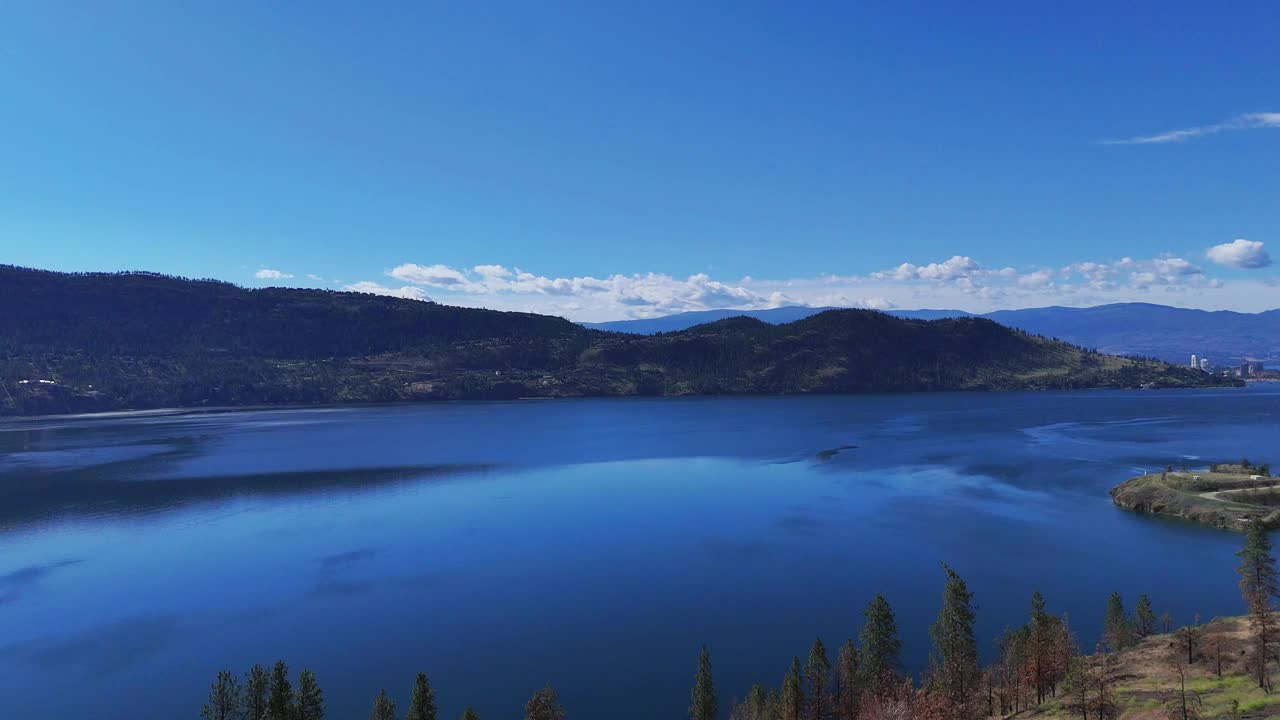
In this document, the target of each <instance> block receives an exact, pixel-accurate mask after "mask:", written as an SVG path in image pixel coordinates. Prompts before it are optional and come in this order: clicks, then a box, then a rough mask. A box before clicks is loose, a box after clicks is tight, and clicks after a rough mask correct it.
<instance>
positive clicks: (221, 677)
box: [200, 670, 241, 720]
mask: <svg viewBox="0 0 1280 720" xmlns="http://www.w3.org/2000/svg"><path fill="white" fill-rule="evenodd" d="M240 709H241V693H240V683H239V682H237V681H236V677H235V676H234V675H232V674H231V672H230V671H228V670H223V671H222V672H220V673H218V679H217V680H215V681H214V682H213V684H212V685H210V686H209V702H208V703H206V704H205V706H204V707H203V708H201V709H200V717H201V718H203V719H204V720H239V718H240Z"/></svg>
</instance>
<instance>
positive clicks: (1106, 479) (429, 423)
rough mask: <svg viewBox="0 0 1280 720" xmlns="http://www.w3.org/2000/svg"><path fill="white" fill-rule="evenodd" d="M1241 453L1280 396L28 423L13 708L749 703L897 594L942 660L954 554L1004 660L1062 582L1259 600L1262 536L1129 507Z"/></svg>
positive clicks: (605, 707)
mask: <svg viewBox="0 0 1280 720" xmlns="http://www.w3.org/2000/svg"><path fill="white" fill-rule="evenodd" d="M846 446H851V447H846ZM837 448H845V449H843V450H839V451H838V452H824V451H835V450H836V449H837ZM1267 455H1270V456H1269V457H1267ZM1241 456H1249V457H1250V458H1251V459H1254V460H1257V461H1271V462H1273V463H1276V464H1280V386H1278V385H1275V384H1271V385H1255V386H1253V387H1250V388H1249V389H1246V390H1216V391H1170V392H1164V391H1148V392H1117V391H1111V392H1070V393H1066V392H1064V393H988V394H983V393H949V394H919V395H870V396H853V397H848V396H844V397H840V396H825V397H788V398H781V397H768V398H762V397H752V398H689V399H653V400H647V399H612V400H565V401H550V402H513V403H448V404H427V405H413V406H392V407H356V408H331V409H297V410H254V411H241V412H205V413H191V414H133V415H123V416H117V417H95V418H33V419H20V420H9V421H4V422H0V678H3V680H0V682H2V683H3V686H4V690H3V692H0V717H4V718H36V717H41V718H49V717H73V716H77V715H79V716H92V717H94V718H97V719H99V720H115V719H117V718H118V719H120V720H124V719H125V718H128V719H130V720H134V719H136V718H140V717H142V718H174V717H196V716H197V713H198V711H199V707H200V705H201V703H202V702H203V701H204V699H205V696H206V694H207V689H208V685H209V683H210V681H211V680H212V679H213V677H214V675H215V674H216V672H217V671H218V670H219V669H223V668H230V669H234V670H235V671H236V672H237V673H243V672H244V671H245V670H246V669H247V668H248V667H249V666H250V665H252V664H253V663H255V662H258V663H263V664H264V665H265V664H269V663H272V662H274V661H275V660H276V659H277V658H283V659H285V660H286V661H287V662H288V663H289V664H290V665H291V667H292V668H293V669H294V670H295V671H296V670H299V669H302V668H304V667H309V668H312V669H314V670H315V671H316V673H317V675H318V677H319V680H320V683H321V685H322V687H323V688H324V690H325V692H326V695H327V698H328V703H329V709H330V713H329V716H330V717H333V718H362V717H366V716H367V714H368V709H369V705H370V704H371V702H372V700H373V697H374V695H375V694H376V693H377V692H378V690H379V688H382V687H386V688H387V689H388V690H389V691H390V692H392V694H393V695H394V697H395V698H396V699H397V701H398V702H399V703H400V706H401V710H402V711H403V709H404V708H405V707H406V705H407V702H408V693H409V689H410V687H411V685H412V682H413V676H414V674H415V673H417V672H419V671H424V672H427V673H428V674H429V675H430V677H431V679H432V683H433V685H434V686H435V687H436V690H437V696H438V699H439V702H440V706H441V717H446V718H453V717H457V716H458V715H459V714H460V713H461V711H462V709H463V707H464V706H466V705H467V704H471V705H474V706H475V707H476V709H477V710H478V711H479V714H480V716H481V717H483V718H486V719H488V720H494V719H498V718H514V717H519V715H520V712H521V708H522V707H523V702H524V700H525V699H527V698H528V696H529V695H530V694H531V693H532V692H533V691H534V690H535V689H537V688H538V687H540V686H541V685H543V684H545V683H548V682H550V683H553V684H554V685H555V686H556V687H557V689H558V690H559V691H560V694H561V698H562V701H563V702H564V704H565V705H566V707H567V709H568V711H569V717H570V718H581V719H603V718H612V719H616V720H633V719H634V720H642V719H643V720H652V718H656V717H660V716H665V717H681V716H682V715H683V713H684V712H685V709H686V708H687V706H688V699H689V687H690V685H691V681H692V678H693V673H694V669H695V665H696V660H697V654H698V648H699V645H700V644H701V643H706V644H707V645H708V646H709V647H710V648H711V652H712V659H713V663H714V667H715V678H716V683H717V687H718V688H719V690H720V694H721V705H722V708H723V707H727V705H728V700H729V699H730V698H732V697H735V696H738V697H740V696H742V695H743V694H745V691H746V690H747V688H748V687H749V685H750V684H751V683H752V682H755V681H760V682H767V683H769V684H777V683H778V682H780V680H781V678H782V675H783V673H784V672H785V671H786V669H787V666H788V665H789V663H790V660H791V657H792V655H800V656H801V658H802V659H803V657H804V655H805V654H806V653H807V651H808V647H809V645H810V644H811V643H812V641H813V639H814V638H815V637H817V636H821V637H822V638H823V640H824V642H825V643H826V645H827V647H828V649H829V650H830V651H831V653H832V655H833V659H834V652H835V648H836V647H838V646H839V644H840V643H842V642H843V641H844V639H845V638H846V637H848V636H850V635H856V633H857V632H858V630H859V628H860V627H861V625H862V609H863V607H864V606H865V605H866V604H867V602H868V601H869V600H870V599H871V597H872V595H873V594H874V593H876V592H880V593H883V594H884V595H885V596H886V597H887V598H888V600H889V602H890V603H891V604H892V606H893V608H894V610H895V612H896V613H897V617H898V622H899V626H900V628H901V630H902V635H903V641H904V644H905V653H904V661H905V662H906V664H907V665H908V666H909V667H910V668H911V669H916V670H918V669H919V668H921V667H922V666H923V665H924V664H925V661H926V658H927V654H928V634H927V628H928V624H929V623H930V622H931V621H932V620H933V617H934V615H935V614H936V612H937V609H938V606H939V602H940V599H941V592H942V582H943V573H942V570H941V569H940V566H939V563H941V562H944V561H945V562H947V563H948V564H950V565H951V566H952V567H954V568H955V569H956V570H957V571H958V572H959V573H960V574H961V575H962V576H964V577H965V578H966V580H968V582H969V585H970V588H971V589H972V590H973V591H974V592H975V593H976V598H975V600H976V603H977V604H978V606H979V610H978V617H979V625H978V635H979V638H980V640H981V641H982V642H983V647H984V650H986V651H989V650H990V649H991V646H992V640H993V639H994V637H995V636H996V635H997V634H998V633H999V632H1000V631H1001V629H1002V628H1003V627H1005V626H1006V625H1010V624H1017V623H1021V622H1023V620H1024V619H1025V615H1026V610H1027V605H1028V599H1029V596H1030V595H1031V593H1032V592H1033V591H1034V590H1037V589H1038V590H1040V591H1042V592H1043V593H1044V594H1045V596H1046V598H1047V599H1048V602H1049V606H1050V610H1052V611H1054V612H1059V613H1061V612H1064V611H1065V612H1069V614H1070V619H1071V624H1072V626H1073V627H1074V628H1075V630H1076V632H1077V634H1078V636H1079V639H1080V641H1081V644H1082V645H1083V646H1085V647H1086V648H1092V646H1093V643H1094V642H1096V640H1097V638H1098V634H1099V628H1100V625H1101V618H1102V613H1103V609H1104V605H1105V602H1106V598H1107V595H1108V593H1110V592H1111V591H1113V590H1115V591H1120V592H1121V593H1123V594H1124V596H1125V600H1126V603H1127V604H1128V606H1129V607H1130V608H1132V606H1133V603H1134V601H1135V600H1136V599H1137V595H1138V593H1140V592H1146V593H1148V594H1150V596H1151V598H1152V600H1153V602H1154V605H1155V609H1156V611H1157V612H1158V613H1159V612H1163V611H1166V610H1167V611H1169V612H1171V613H1172V614H1173V615H1174V617H1175V620H1178V621H1189V620H1191V618H1192V617H1193V615H1194V614H1195V613H1200V614H1202V615H1203V616H1204V617H1205V618H1208V617H1211V616H1214V615H1223V614H1238V613H1240V612H1241V611H1242V605H1241V602H1240V599H1239V595H1238V591H1237V589H1236V585H1235V574H1234V566H1235V558H1234V557H1233V555H1232V554H1233V553H1234V552H1235V551H1236V549H1237V548H1238V546H1239V544H1240V537H1239V536H1237V535H1234V534H1231V533H1228V532H1224V531H1216V530H1211V529H1205V528H1199V527H1195V526H1192V525H1188V524H1185V523H1181V522H1178V521H1171V520H1160V519H1153V518H1148V517H1142V516H1138V515H1134V514H1131V513H1128V512H1125V511H1122V510H1118V509H1116V508H1115V507H1113V506H1112V504H1111V502H1110V499H1109V497H1108V496H1107V490H1108V489H1109V488H1110V487H1111V486H1112V485H1114V484H1116V483H1118V482H1120V481H1122V480H1124V479H1126V478H1127V477H1129V476H1131V475H1133V474H1135V473H1137V472H1139V471H1140V470H1142V469H1153V468H1157V467H1162V466H1164V465H1166V464H1169V463H1174V464H1179V463H1183V462H1185V463H1187V464H1188V465H1192V466H1196V465H1203V464H1205V463H1208V462H1211V461H1217V460H1227V459H1238V458H1240V457H1241Z"/></svg>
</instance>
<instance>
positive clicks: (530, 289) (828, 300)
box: [345, 255, 1274, 321]
mask: <svg viewBox="0 0 1280 720" xmlns="http://www.w3.org/2000/svg"><path fill="white" fill-rule="evenodd" d="M386 274H387V276H389V277H391V278H394V279H396V280H399V281H400V282H399V283H386V284H382V283H379V282H372V281H364V282H358V283H354V284H350V285H347V286H346V287H345V289H348V290H355V291H359V292H372V293H378V294H382V295H392V296H396V297H406V298H412V299H417V300H426V299H434V300H436V301H439V302H444V303H448V304H453V305H465V306H469V307H488V308H492V309H497V310H521V311H529V312H538V313H544V314H551V315H561V316H564V317H568V318H571V319H574V320H587V321H590V320H613V319H618V318H644V317H655V316H660V315H669V314H672V313H677V312H683V311H688V310H706V309H714V308H733V309H742V310H749V309H761V308H770V307H779V306H782V305H808V306H811V307H825V306H836V307H862V308H874V309H881V310H884V309H892V308H923V307H931V308H949V309H959V310H968V311H970V312H987V311H990V310H997V309H1002V308H1015V307H1039V306H1045V305H1077V306H1083V305H1097V304H1103V303H1111V302H1132V301H1154V302H1165V303H1173V304H1184V305H1185V304H1200V305H1201V306H1205V307H1220V308H1233V309H1241V310H1244V309H1253V310H1262V309H1268V308H1266V307H1265V306H1264V304H1265V303H1266V302H1268V298H1269V297H1272V296H1273V295H1274V293H1271V294H1268V293H1267V292H1265V291H1262V290H1261V289H1262V288H1266V285H1265V284H1264V283H1265V282H1267V280H1266V279H1261V280H1259V281H1258V282H1254V283H1252V284H1250V285H1246V284H1245V283H1243V282H1242V281H1232V282H1230V283H1226V284H1224V283H1223V282H1222V281H1220V280H1218V279H1216V278H1212V277H1209V276H1208V275H1207V274H1206V272H1205V271H1204V270H1203V269H1202V268H1200V267H1199V266H1197V265H1196V264H1195V263H1193V262H1191V261H1190V260H1188V259H1186V258H1183V257H1178V256H1172V255H1165V256H1161V257H1155V258H1147V259H1135V258H1131V257H1122V258H1120V259H1119V260H1106V261H1100V260H1086V261H1081V262H1076V263H1071V264H1068V265H1065V266H1062V267H1060V268H1056V269H1055V268H1044V267H1035V268H1026V269H1022V270H1019V269H1018V268H1013V267H993V268H988V267H986V266H984V265H982V264H981V263H979V262H978V261H977V260H976V259H974V258H972V257H969V256H966V255H955V256H952V257H951V258H949V259H947V260H942V261H938V262H930V263H924V264H919V265H917V264H913V263H902V264H899V265H898V266H896V267H894V268H891V269H888V270H884V271H880V272H874V273H870V274H866V275H844V276H841V275H835V274H828V275H819V276H816V277H807V278H790V279H787V278H781V279H769V278H761V277H759V276H751V277H744V278H742V279H741V280H736V281H732V280H731V281H722V280H717V279H715V278H714V277H712V276H710V275H709V274H707V273H698V274H695V275H690V276H688V277H685V278H679V277H673V276H671V275H667V274H664V273H652V272H651V273H634V274H630V275H621V274H615V275H607V276H603V277H593V276H579V277H554V276H546V275H539V274H536V273H533V272H529V271H527V270H523V269H521V268H517V267H511V266H506V265H496V264H491V265H476V266H473V267H471V268H470V269H466V268H454V267H450V266H447V265H440V264H435V265H419V264H415V263H406V264H403V265H399V266H397V267H396V268H393V269H392V270H388V271H387V273H386ZM428 287H429V288H433V290H432V296H431V298H428V296H427V291H426V288H428ZM1246 288H1247V289H1248V292H1246ZM1156 293H1159V295H1158V296H1157V295H1156Z"/></svg>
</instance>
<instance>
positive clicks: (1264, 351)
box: [584, 303, 1280, 365]
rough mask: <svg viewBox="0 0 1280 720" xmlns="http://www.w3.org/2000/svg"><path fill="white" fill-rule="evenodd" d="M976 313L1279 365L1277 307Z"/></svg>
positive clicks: (626, 323)
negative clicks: (1259, 309)
mask: <svg viewBox="0 0 1280 720" xmlns="http://www.w3.org/2000/svg"><path fill="white" fill-rule="evenodd" d="M830 309H832V308H826V307H822V308H808V307H798V306H792V307H780V308H772V309H769V310H705V311H700V312H686V313H678V314H675V315H668V316H666V317H660V318H651V319H646V320H618V321H614V322H603V323H584V324H585V325H586V326H587V327H591V328H595V329H597V330H608V331H613V332H626V333H640V334H652V333H658V332H671V331H675V330H683V329H685V328H689V327H692V326H694V325H698V324H700V323H704V322H712V321H715V320H722V319H724V318H728V317H734V316H739V315H746V316H747V317H752V318H756V319H758V320H763V321H764V322H769V323H781V322H792V321H795V320H797V319H800V318H804V317H808V316H809V315H812V314H815V313H819V312H823V311H825V310H830ZM889 314H890V315H894V316H896V317H900V318H907V319H914V320H936V319H939V318H957V317H972V314H971V313H967V312H964V311H963V310H891V311H889ZM980 317H985V318H988V319H990V320H995V321H996V322H998V323H1000V324H1002V325H1006V326H1008V327H1012V328H1017V329H1019V330H1025V331H1027V332H1030V333H1035V334H1037V335H1044V336H1047V337H1054V338H1058V339H1060V340H1065V341H1067V342H1070V343H1074V344H1076V345H1082V346H1084V347H1088V348H1093V349H1096V350H1099V351H1101V352H1104V353H1110V354H1115V355H1142V356H1147V357H1155V358H1160V359H1161V360H1165V361H1168V362H1173V363H1185V362H1189V361H1190V359H1191V354H1192V353H1195V354H1197V355H1199V356H1201V357H1208V358H1209V359H1210V361H1211V362H1214V363H1217V364H1221V365H1229V364H1236V363H1239V362H1240V361H1241V360H1243V359H1245V358H1249V359H1254V360H1263V361H1270V362H1271V363H1273V364H1274V363H1280V310H1269V311H1267V312H1263V313H1238V312H1229V311H1217V312H1210V311H1206V310H1189V309H1186V308H1174V307H1168V306H1165V305H1153V304H1150V303H1119V304H1114V305H1099V306H1097V307H1090V308H1072V307H1045V308H1030V309H1025V310H999V311H996V312H992V313H987V314H985V315H981V316H980Z"/></svg>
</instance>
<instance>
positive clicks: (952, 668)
mask: <svg viewBox="0 0 1280 720" xmlns="http://www.w3.org/2000/svg"><path fill="white" fill-rule="evenodd" d="M942 569H943V570H944V571H945V572H946V574H947V582H946V585H945V586H944V587H943V591H942V609H941V610H939V611H938V619H937V621H936V622H934V624H933V626H932V627H930V628H929V636H930V637H931V638H932V639H933V648H934V651H933V655H932V657H930V660H929V665H930V673H929V685H930V690H931V691H932V692H933V693H934V694H936V695H938V696H939V697H941V698H942V699H943V700H944V701H945V702H946V703H947V705H948V707H949V715H950V716H951V717H955V718H957V719H959V718H965V717H969V716H970V715H971V714H972V713H971V711H970V709H969V708H970V707H971V701H972V700H973V699H974V698H975V695H976V693H977V691H978V689H979V687H980V686H981V684H982V671H981V670H980V668H979V667H978V642H977V640H976V639H975V638H974V635H973V622H974V619H975V613H974V608H973V593H971V592H969V587H968V585H966V584H965V582H964V580H962V579H961V578H960V576H959V575H957V574H956V572H955V571H954V570H952V569H951V568H949V567H947V566H946V565H945V564H944V565H943V566H942Z"/></svg>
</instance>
